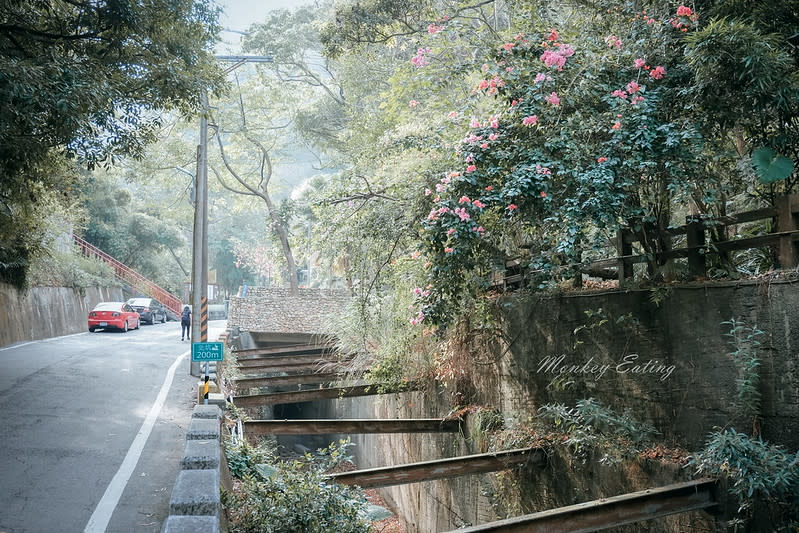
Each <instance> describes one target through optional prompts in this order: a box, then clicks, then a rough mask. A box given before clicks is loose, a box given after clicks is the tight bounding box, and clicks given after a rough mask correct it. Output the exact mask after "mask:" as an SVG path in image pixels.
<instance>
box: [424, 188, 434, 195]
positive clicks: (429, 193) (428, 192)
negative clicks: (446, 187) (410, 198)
mask: <svg viewBox="0 0 799 533" xmlns="http://www.w3.org/2000/svg"><path fill="white" fill-rule="evenodd" d="M431 194H433V191H431V190H430V189H425V190H424V195H425V196H430V195H431Z"/></svg>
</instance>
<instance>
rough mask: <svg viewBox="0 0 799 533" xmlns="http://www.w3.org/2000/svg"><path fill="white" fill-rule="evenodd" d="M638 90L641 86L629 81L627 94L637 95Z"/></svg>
mask: <svg viewBox="0 0 799 533" xmlns="http://www.w3.org/2000/svg"><path fill="white" fill-rule="evenodd" d="M640 90H641V86H640V85H638V83H636V82H635V81H631V82H630V83H628V84H627V92H628V93H630V94H634V93H637V92H638V91H640Z"/></svg>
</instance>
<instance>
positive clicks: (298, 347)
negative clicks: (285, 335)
mask: <svg viewBox="0 0 799 533" xmlns="http://www.w3.org/2000/svg"><path fill="white" fill-rule="evenodd" d="M332 350H333V347H332V346H330V345H328V344H295V345H290V346H273V347H271V348H252V349H247V350H235V351H234V352H233V353H234V354H235V355H236V358H237V359H238V360H239V361H243V360H247V359H260V358H265V357H270V356H274V355H282V354H294V355H301V354H314V353H315V354H322V353H330V352H331V351H332Z"/></svg>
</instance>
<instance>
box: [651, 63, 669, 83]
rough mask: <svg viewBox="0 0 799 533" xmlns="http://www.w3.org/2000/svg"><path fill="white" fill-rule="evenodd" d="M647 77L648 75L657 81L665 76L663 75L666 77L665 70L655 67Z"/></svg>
mask: <svg viewBox="0 0 799 533" xmlns="http://www.w3.org/2000/svg"><path fill="white" fill-rule="evenodd" d="M649 75H650V76H651V77H652V78H654V79H656V80H659V79H661V78H662V77H663V76H665V75H666V69H665V68H663V67H661V66H657V67H655V68H653V69H652V71H651V72H650V73H649Z"/></svg>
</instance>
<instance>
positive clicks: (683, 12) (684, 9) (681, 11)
mask: <svg viewBox="0 0 799 533" xmlns="http://www.w3.org/2000/svg"><path fill="white" fill-rule="evenodd" d="M693 14H694V12H693V11H691V8H690V7H688V6H680V7H678V8H677V16H678V17H690V16H691V15H693Z"/></svg>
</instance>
